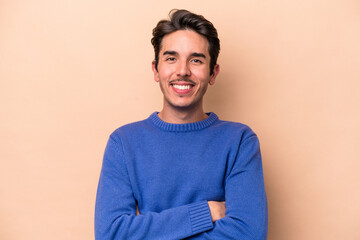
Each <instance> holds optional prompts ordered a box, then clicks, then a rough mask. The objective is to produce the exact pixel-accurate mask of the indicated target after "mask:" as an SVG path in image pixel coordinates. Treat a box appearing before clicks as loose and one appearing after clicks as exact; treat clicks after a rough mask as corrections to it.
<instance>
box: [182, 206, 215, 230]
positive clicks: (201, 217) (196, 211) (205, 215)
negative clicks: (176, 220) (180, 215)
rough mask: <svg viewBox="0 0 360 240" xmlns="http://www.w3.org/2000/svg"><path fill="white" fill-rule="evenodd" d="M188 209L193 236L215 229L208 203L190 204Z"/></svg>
mask: <svg viewBox="0 0 360 240" xmlns="http://www.w3.org/2000/svg"><path fill="white" fill-rule="evenodd" d="M188 208H189V213H190V221H191V227H192V232H193V234H198V233H201V232H205V231H207V230H210V229H212V228H213V223H212V220H211V213H210V209H209V205H208V203H207V201H202V202H197V203H192V204H189V205H188Z"/></svg>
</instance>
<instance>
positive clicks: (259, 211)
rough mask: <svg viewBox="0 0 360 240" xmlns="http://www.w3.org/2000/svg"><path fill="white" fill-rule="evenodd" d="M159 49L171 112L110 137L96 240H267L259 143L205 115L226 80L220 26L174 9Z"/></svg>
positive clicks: (240, 128) (157, 32)
mask: <svg viewBox="0 0 360 240" xmlns="http://www.w3.org/2000/svg"><path fill="white" fill-rule="evenodd" d="M151 42H152V44H153V46H154V50H155V60H154V61H153V63H152V69H153V72H154V79H155V81H156V82H158V83H159V85H160V88H161V91H162V93H163V96H164V100H163V108H162V110H161V111H160V112H154V113H153V114H151V115H150V117H149V118H147V119H145V120H143V121H139V122H136V123H131V124H128V125H125V126H122V127H120V128H118V129H117V130H115V131H114V132H113V133H112V134H111V136H110V138H109V141H108V144H107V147H106V150H105V154H104V160H103V166H102V170H101V175H100V180H99V186H98V192H97V199H96V209H95V237H96V239H167V240H169V239H185V238H186V239H243V240H246V239H253V240H254V239H255V240H257V239H266V235H267V202H266V194H265V189H264V180H263V173H262V163H261V154H260V148H259V141H258V139H257V136H256V135H255V133H254V132H253V131H252V130H251V129H250V128H249V127H247V126H246V125H243V124H241V123H235V122H229V121H223V120H220V119H219V118H218V116H217V115H216V114H215V113H211V112H210V113H205V112H204V110H203V96H204V94H205V93H206V90H207V87H208V86H209V85H213V84H214V83H215V79H216V77H217V75H218V73H219V65H218V64H217V57H218V54H219V50H220V44H219V39H218V36H217V31H216V29H215V28H214V26H213V24H212V23H211V22H209V21H208V20H206V19H205V18H204V17H202V16H200V15H196V14H194V13H191V12H188V11H186V10H178V11H172V12H171V14H170V19H169V20H162V21H160V22H159V23H158V24H157V26H156V27H155V29H154V30H153V38H152V41H151Z"/></svg>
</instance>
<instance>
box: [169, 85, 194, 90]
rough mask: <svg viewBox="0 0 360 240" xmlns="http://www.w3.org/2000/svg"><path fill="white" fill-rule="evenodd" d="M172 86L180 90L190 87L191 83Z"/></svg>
mask: <svg viewBox="0 0 360 240" xmlns="http://www.w3.org/2000/svg"><path fill="white" fill-rule="evenodd" d="M173 87H174V88H176V89H180V90H188V89H190V88H191V85H173Z"/></svg>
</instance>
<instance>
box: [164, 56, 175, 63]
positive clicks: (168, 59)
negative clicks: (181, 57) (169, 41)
mask: <svg viewBox="0 0 360 240" xmlns="http://www.w3.org/2000/svg"><path fill="white" fill-rule="evenodd" d="M175 60H176V59H175V58H174V57H168V58H167V59H166V61H167V62H174V61H175Z"/></svg>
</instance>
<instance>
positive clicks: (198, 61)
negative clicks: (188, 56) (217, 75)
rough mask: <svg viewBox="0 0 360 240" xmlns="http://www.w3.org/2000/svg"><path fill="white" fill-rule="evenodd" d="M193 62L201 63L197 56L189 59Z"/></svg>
mask: <svg viewBox="0 0 360 240" xmlns="http://www.w3.org/2000/svg"><path fill="white" fill-rule="evenodd" d="M191 61H192V62H193V63H197V64H201V63H203V62H202V61H201V60H200V59H197V58H195V59H193V60H191Z"/></svg>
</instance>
